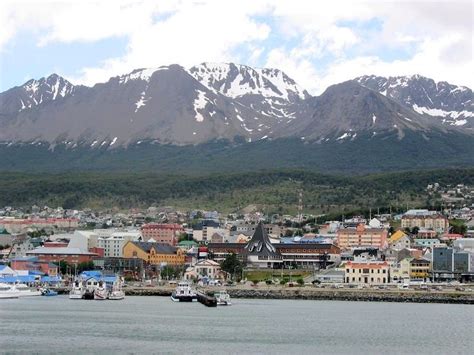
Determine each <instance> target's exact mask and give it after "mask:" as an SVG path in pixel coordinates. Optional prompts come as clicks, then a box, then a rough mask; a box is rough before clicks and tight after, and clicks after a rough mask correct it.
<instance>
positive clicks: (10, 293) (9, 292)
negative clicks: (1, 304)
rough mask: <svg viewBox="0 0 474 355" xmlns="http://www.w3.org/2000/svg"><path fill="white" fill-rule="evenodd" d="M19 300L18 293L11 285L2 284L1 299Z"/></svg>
mask: <svg viewBox="0 0 474 355" xmlns="http://www.w3.org/2000/svg"><path fill="white" fill-rule="evenodd" d="M8 298H18V292H16V291H15V290H13V288H12V286H10V285H9V284H4V283H0V299H8Z"/></svg>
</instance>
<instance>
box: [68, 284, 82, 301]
mask: <svg viewBox="0 0 474 355" xmlns="http://www.w3.org/2000/svg"><path fill="white" fill-rule="evenodd" d="M84 293H85V290H84V287H83V286H82V282H80V281H79V280H76V281H74V284H73V285H72V288H71V291H70V292H69V299H70V300H82V299H83V298H84Z"/></svg>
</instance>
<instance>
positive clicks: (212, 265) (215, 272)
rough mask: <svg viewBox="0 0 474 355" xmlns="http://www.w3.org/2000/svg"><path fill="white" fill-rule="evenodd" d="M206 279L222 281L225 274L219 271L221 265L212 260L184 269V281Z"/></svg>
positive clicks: (201, 261)
mask: <svg viewBox="0 0 474 355" xmlns="http://www.w3.org/2000/svg"><path fill="white" fill-rule="evenodd" d="M203 277H207V278H209V279H211V280H217V279H219V280H224V279H225V272H223V271H222V270H221V265H220V264H219V263H218V262H215V261H213V260H208V259H207V260H200V261H198V262H197V263H196V264H194V265H193V266H191V267H188V268H187V269H186V272H185V273H184V279H185V280H200V279H201V278H203Z"/></svg>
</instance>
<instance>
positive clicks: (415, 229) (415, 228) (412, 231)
mask: <svg viewBox="0 0 474 355" xmlns="http://www.w3.org/2000/svg"><path fill="white" fill-rule="evenodd" d="M419 230H420V228H418V227H416V226H415V227H413V229H412V230H411V233H412V234H414V235H417V234H418V231H419Z"/></svg>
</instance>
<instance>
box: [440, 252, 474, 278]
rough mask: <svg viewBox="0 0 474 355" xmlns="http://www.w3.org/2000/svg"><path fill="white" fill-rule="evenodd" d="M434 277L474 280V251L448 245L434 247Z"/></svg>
mask: <svg viewBox="0 0 474 355" xmlns="http://www.w3.org/2000/svg"><path fill="white" fill-rule="evenodd" d="M432 268H433V279H434V280H436V281H438V280H451V279H458V280H466V281H467V280H474V253H471V252H469V251H459V250H456V249H453V248H448V247H434V248H433V253H432Z"/></svg>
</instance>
